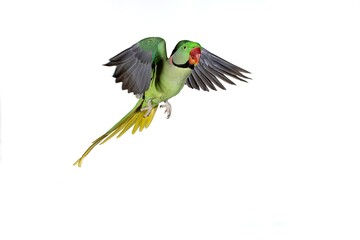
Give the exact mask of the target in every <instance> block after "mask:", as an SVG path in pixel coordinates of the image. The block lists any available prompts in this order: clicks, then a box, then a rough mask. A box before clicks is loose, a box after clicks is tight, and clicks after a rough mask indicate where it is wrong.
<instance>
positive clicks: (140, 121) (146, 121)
mask: <svg viewBox="0 0 360 240" xmlns="http://www.w3.org/2000/svg"><path fill="white" fill-rule="evenodd" d="M143 102H144V100H143V99H140V100H139V101H138V102H137V103H136V105H135V107H134V108H133V109H132V110H131V111H130V112H129V113H128V114H127V115H126V116H125V117H123V118H122V119H121V120H120V121H119V122H117V123H116V124H115V125H114V126H113V127H112V128H110V129H109V131H107V132H106V133H105V134H104V135H102V136H101V137H99V138H98V139H96V140H95V141H93V143H92V144H91V146H90V147H89V148H88V149H87V150H86V151H85V152H84V154H83V155H82V156H81V158H79V159H78V160H77V161H76V162H75V163H74V164H73V165H74V166H76V165H77V166H78V167H81V164H82V161H83V160H84V158H85V157H86V156H87V155H88V154H89V153H90V152H91V150H92V149H93V148H94V147H95V146H96V145H98V144H103V143H105V142H107V141H108V140H109V139H110V138H112V137H113V136H115V135H116V134H118V135H117V138H119V137H121V136H122V135H123V134H124V133H125V132H126V131H127V130H129V128H131V127H132V126H134V128H133V130H132V134H134V133H135V132H136V131H137V130H139V131H140V132H141V131H142V130H143V129H144V128H147V127H149V126H150V123H151V121H152V120H153V118H154V116H155V113H156V110H157V108H158V106H157V105H156V106H154V107H153V109H152V110H151V112H150V114H149V115H148V116H147V117H145V116H144V114H145V113H144V112H143V111H141V108H142V104H143Z"/></svg>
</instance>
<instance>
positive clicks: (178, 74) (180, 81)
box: [159, 61, 192, 100]
mask: <svg viewBox="0 0 360 240" xmlns="http://www.w3.org/2000/svg"><path fill="white" fill-rule="evenodd" d="M191 72H192V70H191V69H190V68H179V67H176V66H174V65H172V64H170V63H169V62H168V61H167V62H166V64H164V67H163V69H162V71H161V74H160V81H159V88H160V90H161V92H162V93H163V98H164V100H167V99H169V98H172V97H174V96H175V95H177V94H178V93H179V92H180V91H181V89H182V88H183V87H184V85H185V82H186V79H187V78H188V77H189V76H190V74H191Z"/></svg>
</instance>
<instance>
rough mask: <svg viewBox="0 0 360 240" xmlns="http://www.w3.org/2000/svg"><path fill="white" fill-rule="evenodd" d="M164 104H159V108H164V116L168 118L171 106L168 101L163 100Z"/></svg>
mask: <svg viewBox="0 0 360 240" xmlns="http://www.w3.org/2000/svg"><path fill="white" fill-rule="evenodd" d="M164 103H165V104H164V105H160V108H163V107H164V108H165V114H167V116H166V118H167V119H169V118H170V116H171V111H172V107H171V104H170V103H169V102H168V101H164Z"/></svg>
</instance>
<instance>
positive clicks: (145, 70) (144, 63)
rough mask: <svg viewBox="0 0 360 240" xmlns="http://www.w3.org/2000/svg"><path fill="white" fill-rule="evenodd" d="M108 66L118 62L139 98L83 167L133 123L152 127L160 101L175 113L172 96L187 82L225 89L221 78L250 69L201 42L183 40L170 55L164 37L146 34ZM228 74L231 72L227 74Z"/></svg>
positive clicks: (121, 78) (118, 74) (121, 77)
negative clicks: (236, 64) (171, 101)
mask: <svg viewBox="0 0 360 240" xmlns="http://www.w3.org/2000/svg"><path fill="white" fill-rule="evenodd" d="M104 65H105V66H116V69H115V72H114V74H113V77H114V78H116V80H115V82H116V83H118V82H122V89H123V90H125V89H126V90H127V91H128V92H129V93H130V92H132V93H134V94H135V95H136V97H137V98H138V99H139V100H138V102H137V103H136V104H135V107H134V108H133V109H132V110H131V111H130V112H129V113H128V114H127V115H125V116H124V117H123V118H122V119H121V120H120V121H119V122H117V123H116V124H115V125H114V126H113V127H112V128H110V129H109V130H108V131H107V132H106V133H105V134H103V135H102V136H100V137H99V138H97V139H96V140H95V141H94V142H93V143H92V144H91V146H90V147H89V148H88V149H87V150H86V151H85V153H84V154H83V155H82V156H81V158H79V159H78V160H77V161H76V162H75V163H74V166H75V165H77V166H79V167H81V164H82V161H83V159H84V158H85V157H86V156H87V155H88V154H89V153H90V151H91V150H92V149H93V148H94V147H95V146H96V145H98V144H103V143H105V142H106V141H108V140H109V139H110V138H112V137H113V136H115V135H117V137H118V138H119V137H121V136H122V135H123V134H124V133H125V132H126V131H127V130H129V129H130V128H131V127H133V129H132V134H134V133H135V132H136V131H137V130H139V131H140V132H141V131H142V130H143V129H144V128H147V127H149V125H150V123H151V121H152V120H153V118H154V115H155V113H156V110H157V109H158V106H159V104H160V103H162V102H164V104H163V105H160V108H161V107H164V108H165V113H166V114H167V118H169V117H170V115H171V111H172V108H171V105H170V103H169V101H168V100H169V99H170V98H172V97H174V96H175V95H177V94H178V93H179V92H180V91H181V90H182V89H183V87H184V86H185V85H187V86H188V87H190V88H194V89H197V90H200V89H202V90H205V91H209V89H212V90H216V87H215V85H216V86H217V87H219V88H221V89H224V90H225V87H224V86H223V85H222V83H221V82H220V81H219V79H221V80H223V81H225V82H227V83H229V84H233V85H235V83H234V82H232V81H231V80H230V79H229V78H228V77H227V76H230V77H232V78H236V79H238V80H241V81H244V82H246V79H250V78H249V77H247V76H245V75H244V74H243V73H250V72H248V71H246V70H244V69H242V68H240V67H238V66H235V65H234V64H231V63H230V62H228V61H226V60H224V59H222V58H220V57H218V56H216V55H215V54H212V53H211V52H209V51H208V50H206V49H205V48H203V47H202V46H201V45H200V44H199V43H197V42H192V41H188V40H182V41H180V42H178V44H176V46H175V48H174V50H173V51H172V53H171V55H170V57H169V58H168V57H167V53H166V45H165V41H164V39H162V38H160V37H149V38H145V39H143V40H141V41H139V42H138V43H136V44H134V45H132V46H131V47H129V48H128V49H126V50H124V51H122V52H121V53H119V54H118V55H116V56H114V57H113V58H111V59H110V61H109V62H108V63H106V64H104ZM226 75H227V76H226Z"/></svg>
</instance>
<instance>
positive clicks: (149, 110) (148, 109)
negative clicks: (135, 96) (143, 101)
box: [140, 98, 153, 117]
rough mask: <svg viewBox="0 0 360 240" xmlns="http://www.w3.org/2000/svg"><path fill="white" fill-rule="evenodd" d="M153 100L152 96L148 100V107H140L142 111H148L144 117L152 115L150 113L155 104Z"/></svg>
mask: <svg viewBox="0 0 360 240" xmlns="http://www.w3.org/2000/svg"><path fill="white" fill-rule="evenodd" d="M152 100H153V99H152V98H151V99H149V100H148V101H147V107H144V108H142V109H140V111H142V112H144V111H146V113H145V114H144V117H148V116H149V115H150V113H151V110H152V109H153V105H152V104H151V101H152Z"/></svg>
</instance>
